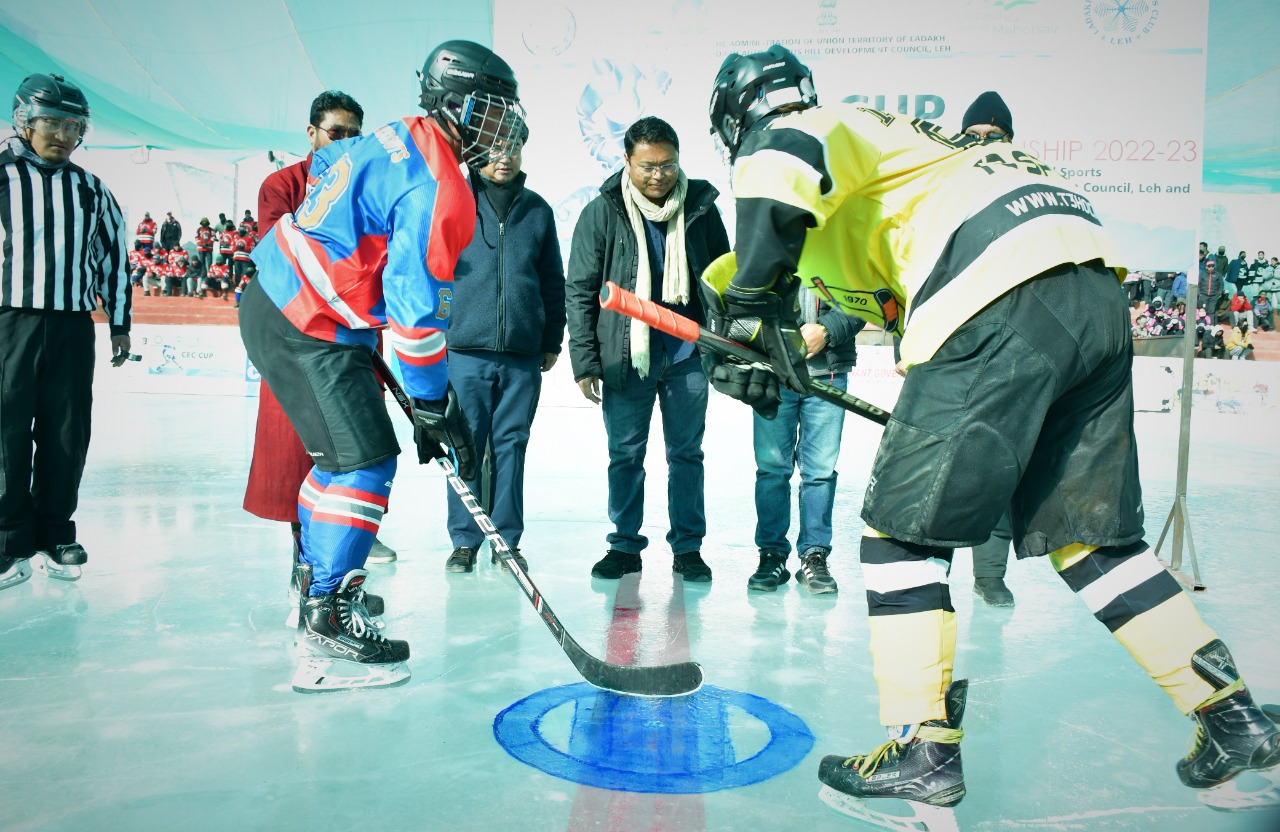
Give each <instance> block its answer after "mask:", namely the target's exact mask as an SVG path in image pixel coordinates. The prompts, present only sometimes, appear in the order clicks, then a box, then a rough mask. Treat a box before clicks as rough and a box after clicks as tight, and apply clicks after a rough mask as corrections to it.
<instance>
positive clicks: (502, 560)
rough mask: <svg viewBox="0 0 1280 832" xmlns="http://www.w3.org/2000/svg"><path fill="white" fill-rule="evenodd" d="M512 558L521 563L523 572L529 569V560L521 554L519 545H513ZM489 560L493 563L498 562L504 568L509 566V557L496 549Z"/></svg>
mask: <svg viewBox="0 0 1280 832" xmlns="http://www.w3.org/2000/svg"><path fill="white" fill-rule="evenodd" d="M511 559H512V560H514V561H515V562H516V563H518V564H520V571H521V572H528V571H529V561H527V560H525V558H524V555H522V554H520V547H519V546H513V547H511ZM489 560H490V561H491V562H493V563H496V564H498V566H501V567H502V568H503V569H506V568H507V559H506V558H504V557H503V556H502V555H499V554H498V553H497V551H494V552H493V554H492V555H490V557H489Z"/></svg>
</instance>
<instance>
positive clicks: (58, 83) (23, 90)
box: [13, 73, 89, 147]
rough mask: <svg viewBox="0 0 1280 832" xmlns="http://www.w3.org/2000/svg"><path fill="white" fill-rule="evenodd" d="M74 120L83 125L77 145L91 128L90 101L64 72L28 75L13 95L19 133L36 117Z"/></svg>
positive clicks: (14, 113)
mask: <svg viewBox="0 0 1280 832" xmlns="http://www.w3.org/2000/svg"><path fill="white" fill-rule="evenodd" d="M41 117H45V118H57V119H71V120H74V121H78V122H79V124H80V135H79V137H78V138H77V139H76V146H77V147H79V146H80V142H82V141H84V134H85V133H87V132H88V131H89V101H88V100H87V99H86V98H85V97H84V93H83V92H81V91H80V88H79V87H77V86H76V85H75V84H73V83H71V82H70V81H68V80H67V79H66V78H63V77H62V76H61V75H45V74H43V73H37V74H35V75H28V76H27V77H26V78H24V79H23V80H22V83H21V84H19V85H18V91H17V92H15V93H14V94H13V127H14V129H15V130H16V131H17V132H18V135H22V133H23V132H24V131H25V130H27V129H28V128H30V127H32V126H33V124H32V121H33V120H34V119H37V118H41Z"/></svg>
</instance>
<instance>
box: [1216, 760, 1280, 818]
mask: <svg viewBox="0 0 1280 832" xmlns="http://www.w3.org/2000/svg"><path fill="white" fill-rule="evenodd" d="M1196 797H1198V798H1200V802H1201V803H1203V804H1204V805H1206V806H1208V807H1209V808H1210V809H1216V810H1217V811H1219V812H1255V811H1258V810H1259V809H1274V808H1280V766H1272V767H1271V768H1269V769H1265V770H1263V771H1244V772H1241V773H1240V774H1237V775H1236V776H1235V777H1232V778H1231V779H1230V780H1228V781H1227V782H1225V783H1223V784H1221V785H1218V786H1213V787H1211V788H1208V789H1199V790H1197V791H1196Z"/></svg>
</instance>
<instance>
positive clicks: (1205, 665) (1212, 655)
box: [1177, 639, 1280, 812]
mask: <svg viewBox="0 0 1280 832" xmlns="http://www.w3.org/2000/svg"><path fill="white" fill-rule="evenodd" d="M1191 667H1192V669H1194V670H1195V672H1196V674H1197V675H1198V676H1200V678H1202V679H1204V680H1205V681H1206V682H1208V683H1209V684H1210V685H1212V686H1213V687H1214V688H1215V689H1216V690H1217V691H1218V692H1219V693H1218V694H1216V695H1215V697H1211V698H1210V702H1209V704H1207V705H1202V706H1201V707H1199V708H1197V709H1196V710H1195V711H1193V712H1192V713H1191V715H1190V716H1191V719H1192V720H1193V721H1194V722H1195V733H1194V734H1193V735H1192V737H1191V742H1190V744H1189V749H1190V750H1189V751H1188V753H1187V756H1186V757H1184V758H1183V759H1181V760H1179V761H1178V767H1177V768H1178V777H1179V778H1181V780H1182V782H1183V784H1184V785H1187V786H1190V787H1191V788H1193V789H1198V790H1199V791H1198V792H1197V793H1196V797H1198V798H1199V799H1200V802H1201V803H1204V804H1205V805H1206V806H1208V807H1210V808H1211V809H1218V810H1219V811H1223V812H1244V811H1250V810H1254V809H1270V808H1275V807H1277V806H1280V725H1277V724H1276V723H1275V722H1274V721H1273V720H1272V718H1271V717H1270V715H1269V713H1274V706H1267V707H1266V709H1264V708H1259V707H1258V706H1257V705H1256V704H1254V701H1253V697H1252V696H1250V695H1249V691H1248V690H1246V689H1245V687H1244V682H1243V680H1242V679H1241V678H1240V675H1239V673H1237V671H1236V668H1235V661H1234V660H1233V659H1232V658H1231V653H1230V652H1229V651H1228V650H1227V647H1226V645H1225V644H1223V643H1222V641H1221V640H1219V639H1214V640H1213V641H1211V642H1209V643H1208V644H1206V645H1205V646H1204V647H1201V648H1200V649H1199V650H1197V651H1196V653H1195V655H1194V656H1192V657H1191Z"/></svg>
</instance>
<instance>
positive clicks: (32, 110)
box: [13, 102, 93, 147]
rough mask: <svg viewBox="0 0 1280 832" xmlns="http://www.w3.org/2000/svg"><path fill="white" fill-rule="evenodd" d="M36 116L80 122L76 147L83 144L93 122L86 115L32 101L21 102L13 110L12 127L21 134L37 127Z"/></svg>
mask: <svg viewBox="0 0 1280 832" xmlns="http://www.w3.org/2000/svg"><path fill="white" fill-rule="evenodd" d="M38 118H54V119H58V120H60V121H61V120H63V119H72V120H75V121H79V122H80V136H79V137H78V138H77V139H76V147H79V146H80V145H82V144H84V139H85V136H87V135H89V128H90V127H92V126H93V123H92V122H91V121H90V120H89V117H88V116H81V115H77V114H75V113H69V112H67V111H65V110H57V109H54V108H52V107H46V106H44V105H42V104H35V103H32V102H23V103H22V104H20V105H19V106H18V107H17V109H15V110H14V111H13V129H14V131H15V132H16V133H17V134H18V135H19V136H21V135H22V134H23V133H25V132H26V131H27V130H28V129H31V130H35V129H38V128H37V127H36V125H35V120H36V119H38Z"/></svg>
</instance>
